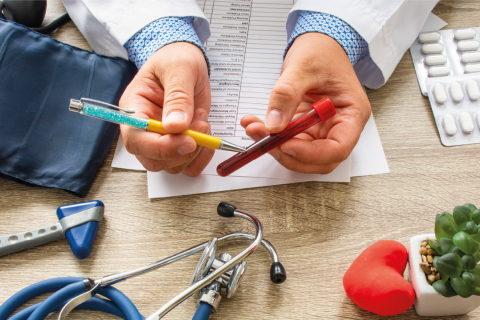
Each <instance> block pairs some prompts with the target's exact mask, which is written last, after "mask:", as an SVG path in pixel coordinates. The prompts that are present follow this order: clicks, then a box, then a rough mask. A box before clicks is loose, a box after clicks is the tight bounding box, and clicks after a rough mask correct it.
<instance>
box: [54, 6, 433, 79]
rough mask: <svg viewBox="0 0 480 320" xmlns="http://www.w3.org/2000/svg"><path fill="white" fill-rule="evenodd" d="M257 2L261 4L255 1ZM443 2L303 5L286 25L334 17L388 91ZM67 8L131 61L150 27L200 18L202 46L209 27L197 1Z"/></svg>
mask: <svg viewBox="0 0 480 320" xmlns="http://www.w3.org/2000/svg"><path fill="white" fill-rule="evenodd" d="M253 1H255V0H253ZM438 1H439V0H336V1H333V0H298V2H297V3H296V4H295V5H294V6H293V8H292V10H291V12H290V14H289V16H288V20H287V23H286V27H287V33H288V35H290V34H291V33H292V31H293V29H294V27H295V23H296V21H297V18H298V14H299V11H300V10H310V11H318V12H324V13H328V14H332V15H334V16H336V17H338V18H340V19H342V20H344V21H345V22H347V23H348V24H350V25H351V26H352V27H353V28H354V29H355V30H356V31H357V32H358V33H359V34H360V35H361V36H362V37H363V38H364V39H365V40H366V41H367V42H368V45H369V51H370V54H369V55H368V56H367V57H365V58H363V59H362V60H361V61H360V62H358V63H357V65H356V66H355V71H356V73H357V76H358V78H359V80H360V82H361V83H362V84H363V85H365V86H367V87H369V88H378V87H380V86H381V85H383V84H384V83H385V82H386V81H387V80H388V78H389V77H390V76H391V74H392V73H393V71H394V69H395V67H396V66H397V64H398V62H399V61H400V59H401V58H402V56H403V54H404V53H405V51H406V50H407V49H408V48H409V47H410V45H411V44H412V43H413V41H414V40H415V38H416V37H417V35H418V33H419V32H420V30H421V28H422V26H423V25H424V23H425V21H426V19H427V17H428V15H429V13H430V12H431V10H432V9H433V7H435V5H436V4H437V2H438ZM63 3H64V5H65V8H66V9H67V11H68V13H69V14H70V17H71V18H72V20H73V21H74V22H75V24H76V25H77V27H78V29H79V30H80V32H82V34H83V35H84V36H85V38H86V39H87V41H88V42H89V44H90V45H91V47H92V48H93V50H95V52H97V53H100V54H104V55H110V56H118V57H121V58H124V59H128V56H127V52H126V50H125V48H124V47H123V44H124V43H125V42H127V41H128V39H130V38H131V37H132V36H133V35H134V34H135V33H136V32H137V31H139V30H140V29H142V28H143V27H144V26H146V25H148V24H149V23H151V22H153V21H155V20H157V19H159V18H161V17H168V16H179V17H185V16H191V17H195V20H194V28H195V31H196V32H197V34H198V36H199V38H200V40H201V41H202V42H205V41H206V40H207V39H208V37H209V36H210V30H209V25H208V22H207V20H206V17H205V15H204V13H203V12H202V10H201V9H200V8H199V6H198V5H197V3H196V1H195V0H63Z"/></svg>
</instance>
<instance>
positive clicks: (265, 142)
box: [217, 98, 337, 177]
mask: <svg viewBox="0 0 480 320" xmlns="http://www.w3.org/2000/svg"><path fill="white" fill-rule="evenodd" d="M312 107H313V109H312V110H310V111H308V112H306V113H304V114H302V115H301V116H299V117H298V118H296V119H294V120H292V121H291V122H290V123H289V124H288V125H287V127H286V128H285V129H284V130H283V131H282V132H279V133H275V134H270V135H269V136H267V137H265V138H263V139H262V140H260V141H258V142H256V143H254V144H252V145H251V146H250V147H248V148H247V151H246V152H245V153H238V154H236V155H234V156H233V157H231V158H229V159H227V160H225V161H224V162H222V163H220V164H219V165H218V167H217V173H218V174H219V175H220V176H222V177H226V176H228V175H230V174H232V173H233V172H235V171H237V170H238V169H240V168H241V167H243V166H245V165H246V164H248V163H250V162H252V161H253V160H255V159H257V158H259V157H260V156H262V155H264V154H265V153H267V152H268V151H270V150H272V149H274V148H275V147H278V146H279V145H281V144H282V143H284V142H286V141H288V140H290V139H291V138H293V137H295V136H296V135H297V134H299V133H301V132H303V131H305V130H307V129H308V128H310V127H311V126H313V125H314V124H317V123H319V122H325V121H327V120H328V119H330V118H331V117H333V116H334V115H335V114H336V113H337V111H336V110H335V107H334V106H333V104H332V102H331V101H330V99H328V98H323V99H322V100H319V101H317V102H315V103H314V104H313V105H312Z"/></svg>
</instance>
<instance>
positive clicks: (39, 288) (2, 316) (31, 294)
mask: <svg viewBox="0 0 480 320" xmlns="http://www.w3.org/2000/svg"><path fill="white" fill-rule="evenodd" d="M83 279H84V278H82V277H62V278H55V279H48V280H44V281H40V282H37V283H34V284H32V285H30V286H28V287H26V288H24V289H22V290H20V291H18V292H17V293H15V294H14V295H13V296H11V297H10V298H9V299H8V300H7V301H5V302H4V303H3V304H2V305H1V306H0V320H7V319H8V316H10V315H11V314H12V313H13V312H14V311H15V310H16V309H17V308H18V307H20V306H22V305H23V304H24V303H26V302H27V301H29V300H31V299H33V298H35V297H37V296H39V295H42V294H45V293H48V292H55V291H58V290H60V289H62V288H64V287H66V286H68V285H70V284H72V283H76V282H82V281H83Z"/></svg>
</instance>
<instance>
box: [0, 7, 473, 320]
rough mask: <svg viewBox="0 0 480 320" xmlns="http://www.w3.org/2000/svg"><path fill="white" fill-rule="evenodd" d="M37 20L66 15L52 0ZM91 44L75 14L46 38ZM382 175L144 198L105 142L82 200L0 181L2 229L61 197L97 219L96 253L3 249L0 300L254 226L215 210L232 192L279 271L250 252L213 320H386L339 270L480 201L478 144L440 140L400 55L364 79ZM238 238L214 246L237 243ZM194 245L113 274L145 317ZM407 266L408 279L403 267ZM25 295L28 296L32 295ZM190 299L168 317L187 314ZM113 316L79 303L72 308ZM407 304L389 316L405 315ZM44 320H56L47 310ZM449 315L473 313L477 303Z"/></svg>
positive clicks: (77, 315) (52, 206)
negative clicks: (168, 261)
mask: <svg viewBox="0 0 480 320" xmlns="http://www.w3.org/2000/svg"><path fill="white" fill-rule="evenodd" d="M48 3H49V8H48V11H47V21H51V20H52V19H53V18H55V17H57V16H58V15H60V14H61V13H63V12H65V9H64V8H63V5H62V3H61V1H60V0H55V1H50V0H49V2H48ZM433 12H434V13H435V14H437V15H438V16H439V17H440V18H442V19H444V20H445V21H447V22H448V23H449V25H448V27H447V28H464V27H471V26H480V2H478V1H441V2H440V3H439V4H438V5H437V6H436V7H435V9H434V11H433ZM54 36H55V38H57V39H59V40H60V41H64V42H67V43H69V44H72V45H74V46H78V47H81V48H85V49H90V48H89V46H88V44H87V43H86V41H85V40H84V38H83V36H82V35H81V34H80V33H79V31H78V30H77V29H76V27H75V26H74V24H73V23H72V22H70V23H68V24H67V25H66V26H64V27H63V28H61V30H60V31H58V32H57V33H56V34H55V35H54ZM368 95H369V98H370V101H371V104H372V108H373V114H374V117H375V121H376V124H377V127H378V131H379V133H380V138H381V140H382V144H383V148H384V150H385V155H386V157H387V160H388V164H389V166H390V170H391V173H389V174H382V175H375V176H366V177H357V178H352V181H351V182H350V183H322V182H307V183H297V184H290V185H282V186H272V187H263V188H256V189H246V190H236V191H226V192H217V193H209V194H201V195H191V196H183V197H174V198H167V199H148V197H147V176H146V173H145V172H136V171H128V170H119V169H112V168H111V162H112V158H113V153H114V147H115V144H114V145H113V146H112V149H111V150H110V153H109V154H108V156H107V159H106V160H105V162H104V164H103V166H102V168H101V169H100V171H99V173H98V175H97V177H96V179H95V181H94V183H93V185H92V187H91V189H90V191H89V192H88V194H87V196H86V198H85V199H79V198H77V197H75V196H72V195H71V194H69V193H67V192H64V191H61V190H55V189H46V188H32V187H26V186H23V185H21V184H18V183H15V182H11V181H7V180H2V181H0V221H1V223H0V234H1V235H6V234H9V233H15V232H21V231H26V230H29V229H33V228H36V227H41V226H44V225H48V224H52V223H55V222H56V221H57V218H56V215H55V210H56V208H57V207H59V206H61V205H65V204H70V203H75V202H79V201H88V200H94V199H99V200H101V201H103V202H104V203H105V206H106V218H105V220H104V222H103V224H102V225H101V227H100V231H99V233H98V236H97V239H96V242H95V246H94V249H93V252H92V254H91V255H90V257H88V258H87V259H85V260H77V259H76V258H74V256H73V255H72V253H71V251H70V248H69V246H68V243H67V242H66V241H65V240H60V241H56V242H53V243H50V244H48V245H43V246H40V247H37V248H34V249H30V250H27V251H24V252H20V253H16V254H11V255H8V256H5V257H2V258H0V303H3V302H4V301H5V300H6V299H7V298H8V297H10V296H11V295H13V294H14V293H15V292H17V291H19V290H20V289H22V288H24V287H25V286H27V285H30V284H32V283H35V282H38V281H41V280H45V279H49V278H53V277H60V276H87V277H91V278H94V279H97V278H100V277H102V276H104V275H108V274H111V273H115V272H119V271H125V270H129V269H133V268H136V267H139V266H142V265H144V264H147V263H150V262H153V261H156V260H158V259H160V258H162V257H165V256H168V255H171V254H173V253H176V252H178V251H180V250H183V249H186V248H189V247H191V246H194V245H196V244H197V243H199V242H204V241H207V240H209V239H211V238H212V237H215V236H221V235H223V234H226V233H231V232H238V231H244V232H253V231H254V230H253V228H252V227H250V226H249V225H248V223H247V222H243V221H238V219H236V220H233V221H232V220H228V222H227V220H226V219H223V218H220V217H219V216H217V214H216V210H215V209H216V206H217V204H218V203H219V202H220V201H228V202H231V203H233V204H235V205H236V206H237V207H239V208H241V209H243V210H246V211H249V212H251V213H253V214H255V215H256V216H257V217H258V218H259V219H260V220H261V222H262V224H263V226H264V228H265V238H266V239H268V240H269V241H271V242H272V243H273V244H274V245H275V247H276V249H277V250H278V253H279V255H280V259H281V261H282V263H283V265H284V266H285V268H286V270H287V273H288V280H287V281H286V282H285V283H283V284H281V285H274V284H272V283H271V282H270V280H269V268H270V258H269V256H268V254H267V253H266V251H265V250H264V249H259V250H258V251H257V252H256V253H255V254H254V255H253V256H251V257H250V258H248V268H247V272H246V275H245V277H244V279H243V282H242V284H241V286H240V288H239V290H238V291H237V293H236V296H235V297H234V298H233V299H232V300H228V299H226V298H224V299H223V300H222V302H221V305H220V309H219V312H218V313H217V314H215V315H214V316H212V317H211V319H317V318H318V319H340V318H342V319H345V318H348V319H383V318H382V317H380V316H376V315H374V314H372V313H369V312H366V311H363V310H361V309H359V308H358V307H356V306H355V305H354V304H353V303H352V302H351V301H350V300H349V299H348V298H347V296H346V295H345V292H344V289H343V285H342V278H343V275H344V273H345V271H346V270H347V268H348V266H349V265H350V264H351V263H352V261H353V260H354V259H355V258H356V257H357V256H358V255H359V254H360V253H361V252H362V251H363V250H364V249H365V248H367V247H368V246H369V245H371V244H373V243H374V242H376V241H378V240H381V239H393V240H397V241H400V242H402V243H403V244H404V245H406V246H407V245H408V241H409V239H410V238H411V237H412V236H415V235H418V234H424V233H430V232H432V230H433V226H434V219H435V215H436V214H437V213H441V212H443V211H450V212H451V211H452V210H453V208H454V207H455V206H456V205H460V204H463V203H466V202H469V203H473V204H477V205H480V193H479V182H480V161H479V152H480V145H478V144H476V145H467V146H460V147H449V148H447V147H444V146H442V144H441V143H440V139H439V136H438V132H437V129H436V127H435V123H434V119H433V116H432V112H431V109H430V105H429V102H428V99H427V98H425V97H423V96H422V95H421V93H420V90H419V87H418V83H417V79H416V76H415V72H414V69H413V65H412V61H411V58H410V54H409V52H407V53H405V55H404V57H403V59H402V60H401V62H400V64H399V65H398V67H397V69H396V71H395V72H394V74H393V75H392V77H391V78H390V80H389V81H388V83H387V84H386V85H385V86H383V87H382V88H380V89H378V90H368ZM244 245H246V243H239V244H235V245H233V246H228V247H226V246H221V247H220V248H219V252H224V250H228V252H230V253H232V254H236V253H238V252H239V251H240V250H241V249H243V247H244ZM198 258H199V255H195V256H193V257H190V258H187V259H185V260H182V261H180V262H177V263H175V264H172V265H169V266H166V267H164V268H163V269H159V270H157V271H154V272H152V273H150V274H147V275H144V276H141V277H137V278H134V279H131V280H129V281H126V282H124V283H120V284H118V285H116V287H117V288H119V289H120V290H122V291H123V292H124V293H125V294H127V296H129V297H130V298H131V299H132V300H133V302H134V303H135V304H136V305H137V307H138V309H139V310H140V312H141V313H142V314H143V315H149V314H151V313H153V312H154V311H155V310H157V309H159V308H160V307H161V306H162V305H163V304H164V303H166V302H167V301H168V300H170V299H171V298H172V297H174V296H175V295H176V294H178V293H179V292H181V291H182V290H183V289H184V288H186V287H187V286H188V283H189V280H190V277H191V274H192V272H193V270H194V268H195V266H196V263H197V261H198ZM407 273H408V272H406V273H405V276H407ZM38 301H39V300H35V301H33V302H35V303H36V302H38ZM194 311H195V303H194V301H193V299H189V300H187V301H186V302H184V303H183V304H181V305H180V306H179V307H177V308H176V309H175V310H174V311H172V312H171V313H170V314H169V315H168V316H167V317H166V319H190V318H191V317H192V315H193V313H194ZM85 318H88V319H114V317H113V316H107V315H105V314H103V313H99V312H88V311H75V312H73V313H72V315H71V316H70V317H69V319H85ZM414 318H420V317H417V315H416V313H415V311H414V309H413V308H411V309H409V310H407V311H406V312H405V313H403V314H401V315H398V316H395V317H393V318H392V319H414ZM49 319H55V317H54V316H53V315H52V316H50V317H49ZM456 319H480V310H477V311H474V312H472V313H470V314H469V315H468V316H463V317H456Z"/></svg>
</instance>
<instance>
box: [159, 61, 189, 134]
mask: <svg viewBox="0 0 480 320" xmlns="http://www.w3.org/2000/svg"><path fill="white" fill-rule="evenodd" d="M179 69H183V70H179ZM194 78H195V77H194V76H193V74H192V72H188V71H187V70H184V68H178V66H177V68H176V70H175V74H170V75H166V76H165V77H164V79H162V85H163V88H164V92H165V93H164V100H163V114H162V123H163V127H164V128H165V130H166V131H167V132H169V133H181V132H183V131H185V130H187V129H188V127H189V126H190V123H191V122H192V118H193V111H194V107H193V101H194V90H195V79H194Z"/></svg>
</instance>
